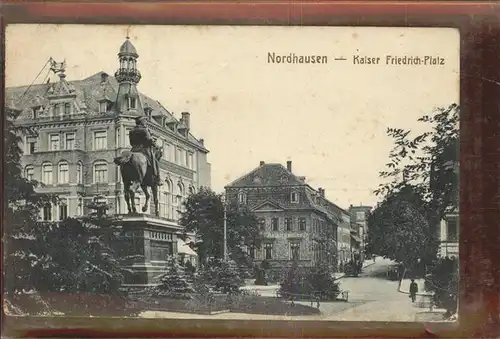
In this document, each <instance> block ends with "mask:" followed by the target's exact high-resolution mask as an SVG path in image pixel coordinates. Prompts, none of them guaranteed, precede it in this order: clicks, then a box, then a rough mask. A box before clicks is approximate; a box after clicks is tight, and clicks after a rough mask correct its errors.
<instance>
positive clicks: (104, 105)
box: [99, 101, 108, 113]
mask: <svg viewBox="0 0 500 339" xmlns="http://www.w3.org/2000/svg"><path fill="white" fill-rule="evenodd" d="M107 111H108V103H107V102H106V101H101V102H100V103H99V112H100V113H106V112H107Z"/></svg>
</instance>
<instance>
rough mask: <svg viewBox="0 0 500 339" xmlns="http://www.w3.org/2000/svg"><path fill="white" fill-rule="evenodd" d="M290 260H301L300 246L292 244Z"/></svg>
mask: <svg viewBox="0 0 500 339" xmlns="http://www.w3.org/2000/svg"><path fill="white" fill-rule="evenodd" d="M290 259H291V260H299V259H300V244H298V243H291V244H290Z"/></svg>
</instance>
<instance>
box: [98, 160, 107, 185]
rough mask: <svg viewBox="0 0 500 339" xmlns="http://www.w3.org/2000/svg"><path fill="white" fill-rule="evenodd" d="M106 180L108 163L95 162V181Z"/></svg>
mask: <svg viewBox="0 0 500 339" xmlns="http://www.w3.org/2000/svg"><path fill="white" fill-rule="evenodd" d="M107 181H108V165H107V164H105V163H102V164H95V182H96V183H97V182H99V183H101V182H102V183H104V182H107Z"/></svg>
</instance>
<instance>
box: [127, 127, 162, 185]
mask: <svg viewBox="0 0 500 339" xmlns="http://www.w3.org/2000/svg"><path fill="white" fill-rule="evenodd" d="M135 125H136V126H135V127H134V128H133V129H132V130H131V131H130V134H129V139H130V145H131V146H132V152H141V153H143V154H145V155H146V157H147V158H148V162H149V164H150V165H151V168H152V172H153V183H154V184H156V185H157V186H161V185H163V183H162V182H161V179H160V169H159V164H158V159H157V158H156V156H155V155H154V148H155V147H156V145H155V142H154V140H153V139H152V138H151V133H149V129H148V127H147V125H146V117H137V118H136V119H135Z"/></svg>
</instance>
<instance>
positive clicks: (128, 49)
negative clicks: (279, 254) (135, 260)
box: [5, 38, 210, 260]
mask: <svg viewBox="0 0 500 339" xmlns="http://www.w3.org/2000/svg"><path fill="white" fill-rule="evenodd" d="M138 58H139V55H138V53H137V51H136V49H135V47H134V46H133V45H132V43H131V42H130V40H129V39H128V38H127V39H126V40H125V42H124V43H123V44H122V45H121V47H120V49H119V53H118V65H117V68H118V69H117V71H116V72H115V74H114V77H113V76H110V75H108V74H107V73H105V72H98V73H96V74H94V75H92V76H90V77H88V78H86V79H82V80H74V81H68V80H67V79H66V74H65V65H64V64H56V63H55V62H52V70H53V72H54V73H56V74H57V75H58V77H59V80H58V81H56V82H53V83H52V82H47V83H44V84H36V85H31V86H24V87H12V88H6V100H5V102H6V106H7V107H8V108H9V109H13V110H17V111H19V112H20V116H19V118H18V119H17V121H16V123H18V124H20V125H22V126H25V127H29V128H30V130H31V131H32V134H30V135H26V136H24V143H23V145H22V147H23V150H24V155H23V157H22V160H21V162H22V166H23V167H24V174H25V176H26V177H27V178H28V179H34V180H37V181H39V182H40V183H42V184H43V185H42V186H41V187H39V188H38V189H37V191H38V192H40V193H51V194H57V195H58V196H59V198H60V201H61V202H60V203H59V204H58V205H53V206H50V205H47V206H45V207H44V208H43V210H42V211H41V216H40V217H41V219H42V220H46V221H58V220H63V219H64V218H66V217H74V216H80V215H85V214H87V213H88V212H89V211H88V210H87V209H86V205H87V204H88V202H90V200H92V199H94V198H95V197H96V195H98V196H100V197H101V199H102V200H103V202H106V203H108V204H109V205H110V210H109V213H112V214H126V213H127V207H126V203H125V200H124V195H123V185H122V182H121V177H120V171H119V168H118V166H116V165H115V164H114V163H113V159H114V158H115V157H116V156H118V155H120V154H121V152H122V151H124V150H128V149H130V145H129V139H128V133H129V131H130V130H131V129H132V128H133V127H134V126H135V120H134V119H135V118H136V117H137V116H147V117H148V118H149V119H148V126H149V129H150V131H151V134H152V136H153V138H154V139H155V140H156V143H157V144H158V145H159V146H160V147H162V149H163V157H162V159H161V160H160V172H161V178H162V179H163V181H164V185H163V186H161V187H160V192H159V203H160V206H159V207H160V218H161V219H162V220H164V223H166V224H168V225H171V226H172V227H174V228H175V227H178V225H177V220H178V211H179V209H181V204H182V201H183V200H184V199H185V198H186V197H187V196H188V195H189V193H191V192H194V191H196V190H198V189H199V188H200V187H202V186H205V187H209V186H210V164H209V163H208V161H207V154H208V150H207V149H206V148H205V146H204V143H203V139H197V138H195V137H194V136H193V134H192V133H191V131H190V119H191V117H190V114H189V113H188V112H183V113H182V116H181V118H180V119H177V118H175V117H174V116H173V114H172V113H171V112H169V111H168V110H167V109H166V108H165V107H164V106H163V105H162V104H161V103H160V102H159V101H156V100H154V99H152V98H150V97H148V96H146V95H144V94H142V93H140V92H139V90H138V88H137V86H138V84H139V82H140V80H141V73H140V71H139V69H138V63H137V60H138ZM135 203H136V204H137V206H138V207H139V206H141V205H142V204H143V203H144V196H143V195H142V192H141V194H139V197H138V198H136V202H135ZM138 211H140V208H138ZM148 212H149V211H148ZM148 212H147V213H148ZM148 237H149V238H148V239H152V241H153V240H154V241H156V240H165V241H167V240H169V241H170V242H172V245H171V247H170V250H169V251H170V252H172V251H173V250H175V248H176V247H177V246H176V241H175V239H173V238H172V237H171V236H167V235H165V234H162V233H161V232H151V233H148ZM156 238H158V239H156ZM167 238H168V239H167ZM153 257H158V255H156V254H155V255H154V256H153ZM153 260H154V258H153Z"/></svg>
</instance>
